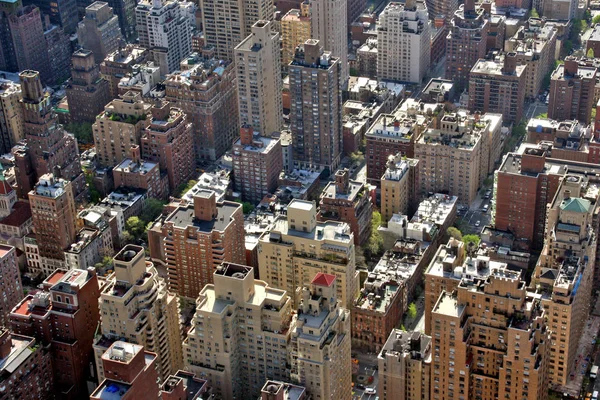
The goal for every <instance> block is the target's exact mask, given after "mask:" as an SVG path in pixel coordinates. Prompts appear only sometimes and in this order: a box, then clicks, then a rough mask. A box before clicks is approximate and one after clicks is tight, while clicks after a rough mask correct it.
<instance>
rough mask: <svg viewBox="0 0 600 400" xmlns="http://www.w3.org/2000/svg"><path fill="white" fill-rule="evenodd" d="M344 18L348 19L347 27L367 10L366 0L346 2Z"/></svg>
mask: <svg viewBox="0 0 600 400" xmlns="http://www.w3.org/2000/svg"><path fill="white" fill-rule="evenodd" d="M346 1H347V4H346V9H347V11H346V16H347V17H348V26H350V25H351V24H352V23H353V22H354V21H356V20H357V19H358V17H360V15H361V14H362V13H363V12H364V11H365V10H366V9H367V3H368V2H367V1H366V0H346Z"/></svg>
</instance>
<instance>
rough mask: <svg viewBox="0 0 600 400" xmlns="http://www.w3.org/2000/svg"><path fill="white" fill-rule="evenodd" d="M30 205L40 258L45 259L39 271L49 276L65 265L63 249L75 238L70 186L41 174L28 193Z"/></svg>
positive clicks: (75, 230)
mask: <svg viewBox="0 0 600 400" xmlns="http://www.w3.org/2000/svg"><path fill="white" fill-rule="evenodd" d="M29 204H30V206H31V214H32V218H33V227H34V229H35V236H36V239H37V241H38V245H39V255H40V257H41V258H42V259H47V262H42V264H41V265H42V271H40V272H42V275H44V276H48V275H50V274H51V273H52V272H53V271H54V269H55V268H57V267H59V266H62V265H63V264H64V260H65V250H67V249H68V248H69V247H70V246H71V243H73V242H74V240H75V237H76V236H77V229H76V225H75V217H76V215H77V214H76V212H75V200H74V198H73V188H72V184H71V182H69V181H66V180H64V179H61V178H55V177H54V176H52V175H50V174H46V175H42V176H41V177H40V180H39V181H38V183H37V184H36V185H35V187H34V188H33V190H32V191H31V192H29Z"/></svg>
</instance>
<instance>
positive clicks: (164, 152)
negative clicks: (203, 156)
mask: <svg viewBox="0 0 600 400" xmlns="http://www.w3.org/2000/svg"><path fill="white" fill-rule="evenodd" d="M150 111H151V115H150V118H149V122H150V125H148V126H147V127H146V128H145V129H144V130H143V131H142V138H141V147H142V156H143V158H144V159H145V160H149V161H158V162H159V166H160V169H161V170H163V171H166V172H167V176H168V177H169V191H170V192H173V191H175V189H176V188H177V187H178V186H179V185H181V184H185V183H187V181H188V180H189V179H190V177H191V176H192V174H193V173H194V171H195V170H196V169H195V167H196V157H195V155H194V138H193V137H192V124H191V123H190V122H189V119H188V118H187V115H186V114H185V113H184V112H183V111H181V109H179V108H176V107H171V103H169V102H168V101H160V100H157V102H156V103H155V104H154V106H153V107H152V109H151V110H150Z"/></svg>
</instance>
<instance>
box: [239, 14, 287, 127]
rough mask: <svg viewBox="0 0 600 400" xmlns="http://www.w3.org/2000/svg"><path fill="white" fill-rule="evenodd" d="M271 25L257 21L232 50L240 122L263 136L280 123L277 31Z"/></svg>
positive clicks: (279, 66)
mask: <svg viewBox="0 0 600 400" xmlns="http://www.w3.org/2000/svg"><path fill="white" fill-rule="evenodd" d="M271 26H272V25H271V22H270V21H263V20H260V21H257V22H256V23H255V24H254V25H253V26H252V33H251V34H250V35H249V36H248V37H247V38H246V39H244V40H243V41H242V42H241V43H240V44H238V45H237V46H236V47H235V51H234V54H235V68H236V71H237V84H238V85H237V86H238V112H239V114H240V121H239V122H240V125H242V126H243V125H251V126H252V127H253V128H254V130H255V131H257V132H259V133H260V134H262V135H264V136H270V135H271V134H272V133H273V132H280V131H281V129H282V123H283V103H282V99H281V90H282V83H281V56H280V49H279V33H277V32H274V31H272V30H271Z"/></svg>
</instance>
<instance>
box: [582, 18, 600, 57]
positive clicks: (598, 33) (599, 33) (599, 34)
mask: <svg viewBox="0 0 600 400" xmlns="http://www.w3.org/2000/svg"><path fill="white" fill-rule="evenodd" d="M590 49H591V50H592V52H593V53H594V56H596V54H598V55H600V26H599V25H596V26H594V27H593V29H592V33H591V35H590V37H589V38H588V39H587V41H586V42H585V53H586V54H587V53H588V51H590Z"/></svg>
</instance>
